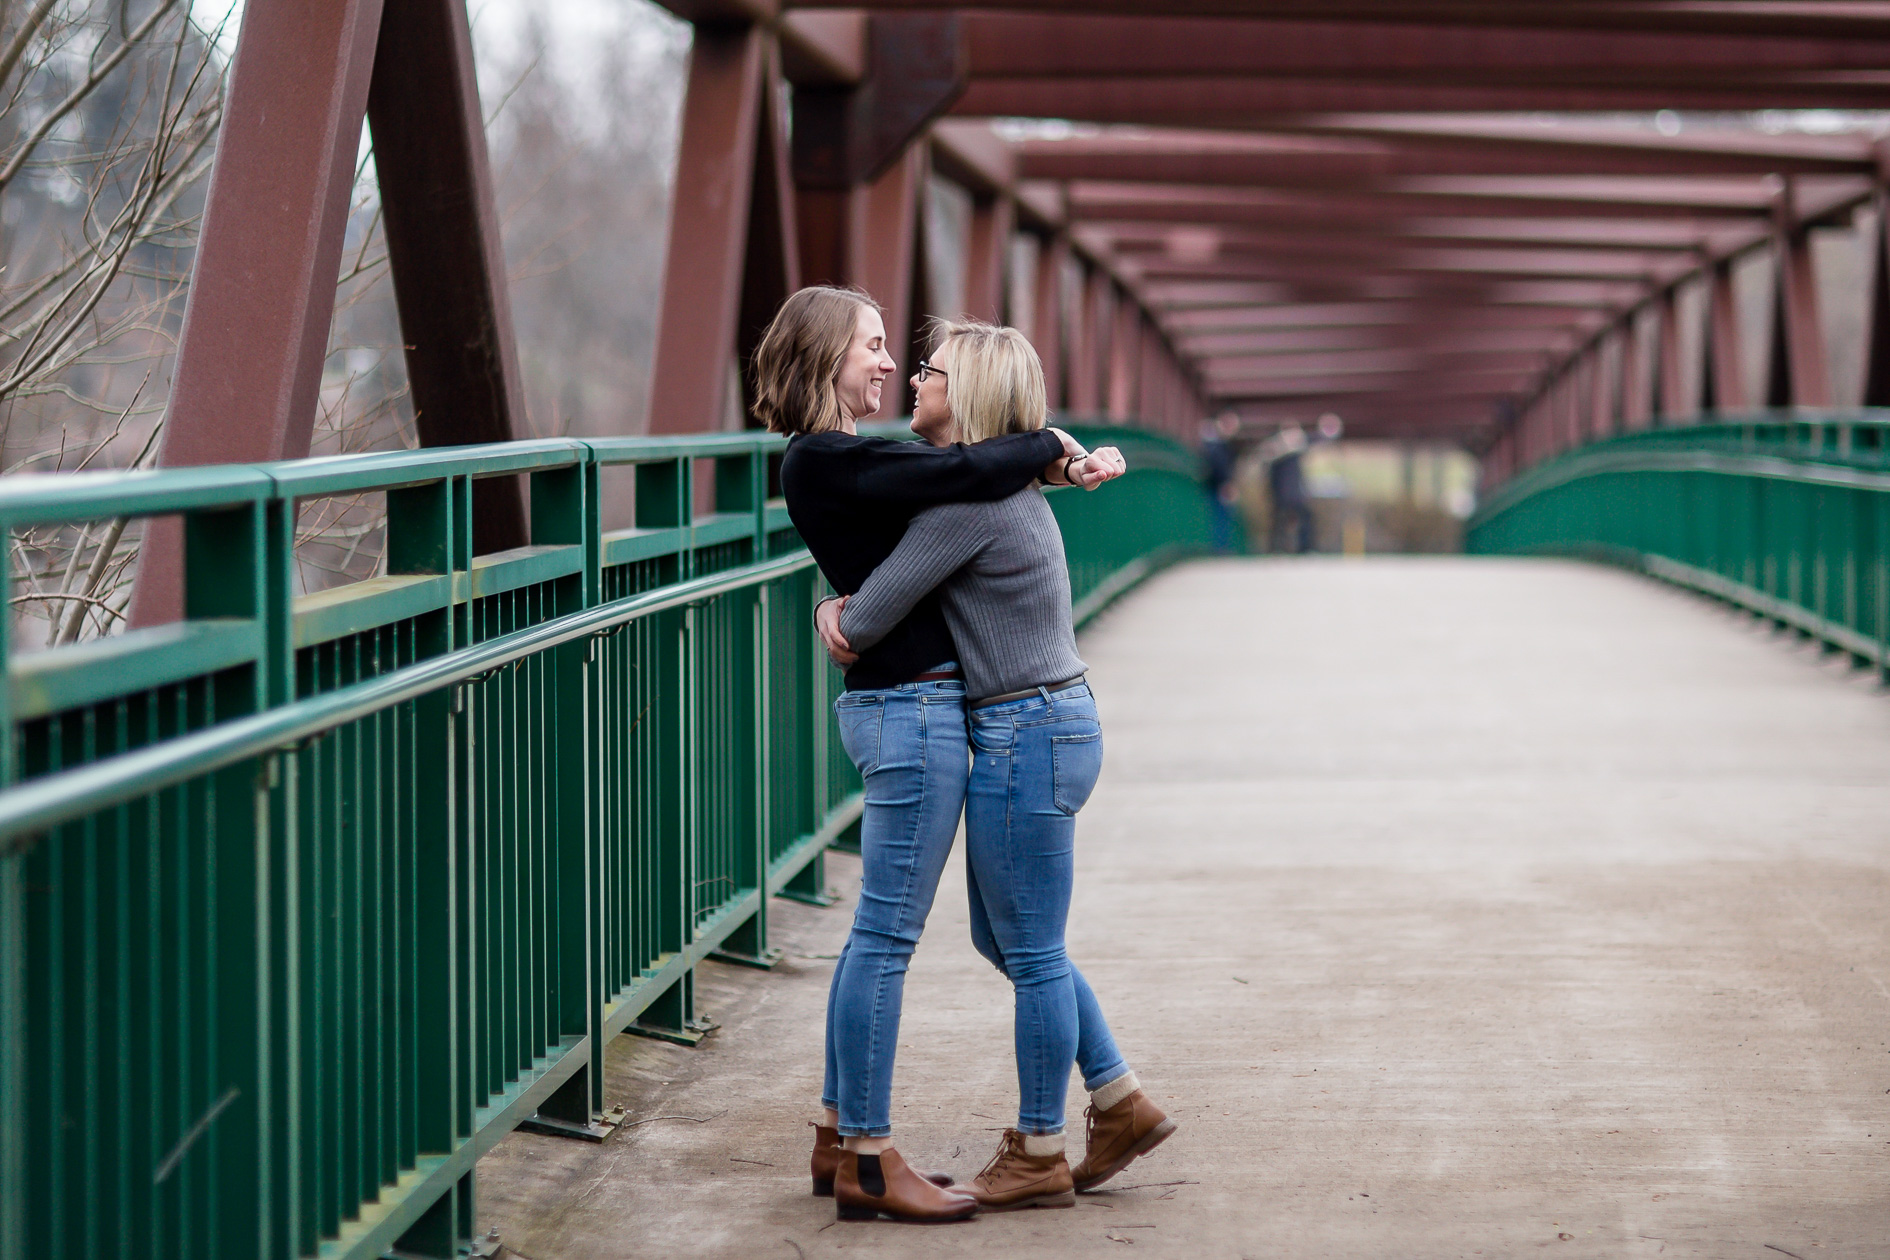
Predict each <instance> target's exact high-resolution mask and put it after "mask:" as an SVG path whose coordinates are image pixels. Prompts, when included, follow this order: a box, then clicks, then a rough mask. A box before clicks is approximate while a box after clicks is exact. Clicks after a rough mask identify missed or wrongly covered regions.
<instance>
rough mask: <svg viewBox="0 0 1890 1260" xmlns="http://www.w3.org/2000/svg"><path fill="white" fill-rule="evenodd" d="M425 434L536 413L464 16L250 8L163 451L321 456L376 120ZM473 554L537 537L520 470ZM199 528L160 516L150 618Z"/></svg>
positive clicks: (179, 460) (425, 437)
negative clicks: (324, 396)
mask: <svg viewBox="0 0 1890 1260" xmlns="http://www.w3.org/2000/svg"><path fill="white" fill-rule="evenodd" d="M370 107H372V112H373V114H374V136H375V142H376V155H377V159H378V161H377V170H378V174H379V178H380V183H381V189H382V201H383V209H384V213H385V218H386V234H387V242H388V252H389V262H390V271H391V273H392V276H393V283H394V291H395V299H396V303H397V305H398V308H399V312H400V318H401V324H402V334H403V340H404V342H405V344H406V348H407V353H406V357H407V367H408V373H409V377H410V380H411V382H412V388H413V398H414V405H415V409H416V413H417V415H416V418H417V421H418V427H419V431H420V437H421V440H422V442H423V443H425V444H428V445H442V444H452V443H461V442H477V441H493V440H502V439H504V438H507V437H510V436H512V435H513V433H514V431H515V428H516V426H517V424H518V422H519V420H520V418H521V417H522V415H523V411H524V407H523V402H522V393H521V390H520V387H519V380H518V367H517V360H516V352H515V350H514V347H513V342H512V336H511V327H510V306H509V303H508V301H507V297H506V285H505V269H504V265H503V251H502V249H501V248H500V243H499V238H498V224H497V217H496V213H495V211H494V208H493V203H492V190H491V182H490V177H489V174H488V172H487V169H486V153H485V133H484V129H483V122H482V115H481V113H480V112H479V101H478V94H477V91H476V87H475V84H474V80H473V65H472V55H471V47H470V40H469V37H468V34H467V30H466V17H465V11H464V9H463V7H461V6H460V5H459V4H457V3H454V2H453V0H390V3H388V4H386V5H385V6H383V5H382V4H381V3H380V0H350V2H344V3H337V4H332V5H324V6H315V7H313V8H309V7H306V6H302V7H298V6H279V5H259V6H254V7H252V8H251V9H250V10H249V11H248V12H247V13H246V14H245V15H244V18H243V23H242V27H241V30H240V32H239V35H238V39H237V48H236V55H235V58H234V62H233V68H232V72H231V81H230V88H229V94H228V97H227V99H226V104H225V110H224V122H223V129H222V134H221V136H220V138H219V141H218V146H217V154H216V158H215V165H214V167H213V171H212V175H211V183H210V193H209V196H208V200H207V203H206V206H205V211H204V222H203V230H202V233H201V235H200V237H199V241H198V247H197V253H196V258H195V261H194V263H193V267H192V283H191V297H190V303H189V306H188V308H187V310H186V313H185V320H184V330H183V334H182V339H181V343H180V345H179V349H178V357H177V365H176V369H175V376H174V380H173V385H172V390H171V399H170V406H169V410H168V415H167V418H166V423H165V433H164V439H163V442H162V444H161V446H160V449H159V452H158V462H159V463H160V464H162V465H166V466H176V465H188V464H207V463H235V462H256V461H265V460H274V459H290V458H296V457H299V456H302V455H306V454H307V453H308V450H309V442H310V438H311V435H312V432H313V428H314V422H315V416H316V410H317V406H318V401H319V394H320V388H321V371H322V364H323V361H324V360H325V358H326V357H327V348H328V339H329V333H330V327H331V323H332V320H333V314H334V303H335V280H336V276H337V274H338V273H339V271H340V263H341V253H342V244H343V239H344V236H345V234H346V228H347V222H348V215H349V209H350V201H351V197H352V193H353V188H354V166H355V155H356V153H357V150H358V147H359V143H360V134H361V125H362V120H363V118H364V117H365V116H366V115H367V114H368V113H369V111H370ZM478 494H479V500H478V501H479V504H480V507H481V512H480V515H479V519H478V523H477V524H476V526H475V536H474V545H475V546H476V547H477V548H479V549H481V550H488V551H490V550H498V549H501V548H504V547H509V546H515V545H518V544H521V543H523V542H524V541H525V523H524V515H523V509H522V502H521V499H520V496H519V493H518V489H517V486H516V483H515V482H514V481H512V480H511V479H500V480H494V481H491V482H488V483H483V484H482V485H481V486H480V487H479V490H478ZM182 571H183V561H182V536H181V532H180V531H179V529H178V527H177V525H176V522H174V521H169V520H160V521H156V522H153V523H152V527H151V530H150V532H149V533H148V534H147V536H146V538H145V541H144V545H143V548H142V552H141V557H140V574H139V579H138V583H137V587H136V589H135V591H134V600H133V606H132V609H131V621H132V623H133V624H134V625H149V624H153V623H156V622H161V621H168V620H172V619H174V618H176V617H178V616H180V615H182V613H183V611H184V609H183V607H182V602H181V601H182V594H181V591H182Z"/></svg>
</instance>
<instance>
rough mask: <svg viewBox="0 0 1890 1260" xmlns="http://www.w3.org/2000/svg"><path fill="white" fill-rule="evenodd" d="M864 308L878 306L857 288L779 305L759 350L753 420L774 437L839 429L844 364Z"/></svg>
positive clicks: (816, 291) (814, 292) (815, 291)
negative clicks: (840, 388)
mask: <svg viewBox="0 0 1890 1260" xmlns="http://www.w3.org/2000/svg"><path fill="white" fill-rule="evenodd" d="M862 309H866V310H874V311H877V310H879V309H880V305H879V303H877V302H875V301H874V300H873V299H872V298H870V297H868V296H867V295H866V294H865V293H862V292H861V291H860V290H858V289H842V288H837V287H834V286H832V285H824V284H820V285H812V286H810V287H808V288H805V289H802V290H801V291H800V292H798V293H796V294H794V295H793V296H792V297H790V298H788V300H787V301H785V302H783V303H781V309H780V310H779V311H777V312H775V316H774V319H773V320H771V321H770V322H769V324H768V329H767V331H766V332H764V333H763V334H762V335H761V344H760V345H759V346H756V347H755V416H756V418H757V419H759V420H760V421H761V422H762V424H764V425H766V426H767V428H768V431H769V432H770V433H826V432H829V431H830V430H833V429H837V428H839V427H840V423H841V419H842V417H841V414H840V394H839V389H838V379H839V376H840V363H841V360H843V359H845V358H846V354H847V349H848V348H849V347H850V346H852V344H853V334H854V333H855V332H856V331H857V330H858V329H859V326H860V311H861V310H862Z"/></svg>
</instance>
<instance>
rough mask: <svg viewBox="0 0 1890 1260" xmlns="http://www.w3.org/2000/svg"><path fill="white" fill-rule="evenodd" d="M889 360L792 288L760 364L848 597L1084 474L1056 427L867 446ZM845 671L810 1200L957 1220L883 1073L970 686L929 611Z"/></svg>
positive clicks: (807, 501)
mask: <svg viewBox="0 0 1890 1260" xmlns="http://www.w3.org/2000/svg"><path fill="white" fill-rule="evenodd" d="M894 366H895V365H894V363H893V361H892V359H891V357H890V356H888V355H887V353H886V329H885V326H884V324H883V323H881V321H880V312H879V307H878V306H877V305H875V304H874V302H873V300H872V299H871V298H869V297H868V296H866V294H864V293H861V292H859V291H858V290H854V289H836V288H827V287H814V288H807V289H802V290H801V291H800V292H798V293H796V294H794V295H793V296H792V297H790V298H789V299H788V300H787V301H786V302H785V303H783V304H782V307H781V310H780V311H779V312H778V313H777V314H776V315H775V318H774V321H773V322H772V323H771V324H770V325H769V326H768V330H767V332H766V333H765V334H764V335H763V337H762V340H761V345H760V347H759V348H758V350H757V351H756V354H755V383H756V399H755V411H756V414H757V415H758V416H759V417H760V418H761V420H762V421H763V422H764V423H765V424H766V425H767V426H768V428H769V429H771V430H773V431H774V432H776V433H786V434H789V435H790V437H789V440H788V448H787V454H786V456H785V457H784V458H783V459H782V463H781V489H782V492H783V493H784V494H785V495H786V497H787V507H788V515H789V516H790V517H792V518H793V521H794V525H795V528H796V529H797V530H799V531H800V535H801V539H802V541H804V542H805V543H806V544H807V546H808V549H809V550H810V551H812V552H813V554H814V559H815V561H816V562H818V563H819V565H820V570H821V572H822V573H823V574H824V575H825V576H826V578H827V581H828V582H830V583H831V584H832V585H833V588H834V589H835V590H837V591H841V592H849V591H854V590H857V589H859V585H860V583H861V582H863V581H865V580H866V576H867V574H869V573H871V572H872V571H873V569H874V567H875V566H876V565H878V564H879V563H880V562H882V561H883V560H885V559H886V557H887V556H889V555H891V554H892V552H893V549H894V548H895V547H896V546H898V544H899V540H900V538H901V537H902V536H903V535H904V534H905V532H906V526H907V524H908V522H910V521H911V519H912V517H913V515H914V514H915V513H916V512H918V511H920V510H921V509H924V508H927V507H930V506H932V505H933V504H938V503H949V502H953V501H959V500H994V499H1003V498H1007V497H1009V496H1010V495H1012V494H1015V493H1016V492H1017V491H1018V490H1020V489H1022V488H1023V487H1025V486H1027V485H1029V484H1031V482H1032V481H1034V480H1036V479H1037V478H1039V477H1050V478H1055V479H1059V480H1067V479H1069V477H1070V475H1071V466H1072V464H1073V463H1075V464H1077V467H1076V468H1075V476H1076V477H1077V479H1078V480H1081V479H1083V477H1084V475H1085V469H1084V468H1083V467H1082V466H1081V465H1080V463H1078V461H1077V458H1076V457H1078V456H1080V455H1082V453H1083V450H1082V447H1081V446H1079V445H1077V443H1076V442H1075V440H1074V439H1072V438H1070V437H1069V436H1068V435H1067V434H1061V433H1058V432H1056V431H1051V432H1045V433H1021V434H1018V435H1015V436H1013V437H1008V438H1004V439H1001V440H999V441H996V442H987V443H985V444H983V445H981V446H977V447H966V446H962V445H960V446H946V447H930V446H923V445H920V444H918V443H914V442H894V441H891V440H889V439H886V438H877V437H863V436H861V435H860V434H859V432H858V431H857V428H856V422H857V421H859V420H861V419H864V418H865V417H867V416H870V415H872V414H873V413H874V412H876V411H878V410H879V405H880V396H881V390H882V388H883V386H884V383H885V380H886V378H887V377H888V376H889V375H891V373H892V372H893V370H894ZM1102 475H1103V474H1102V472H1101V471H1092V472H1090V474H1089V480H1090V481H1091V482H1092V483H1093V482H1094V481H1096V480H1099V479H1100V478H1101V476H1102ZM851 664H852V667H851V668H850V669H848V671H847V679H846V681H847V690H846V694H845V695H843V696H842V697H841V698H840V700H839V702H838V703H837V704H836V705H835V709H836V712H837V715H838V718H839V723H840V731H841V738H842V741H843V742H844V743H845V745H846V750H847V754H848V756H849V757H851V758H852V760H853V763H854V764H855V765H856V766H858V767H859V769H860V773H861V776H862V777H863V778H864V780H865V783H866V805H865V812H864V814H863V815H862V817H861V820H860V854H861V882H860V899H859V903H858V905H857V907H856V908H855V911H854V918H853V930H852V932H851V934H850V935H849V936H848V937H847V943H846V946H845V947H844V948H843V949H842V950H841V951H840V958H839V961H838V962H836V963H835V965H834V973H833V983H832V987H831V990H830V992H829V994H828V1000H827V1035H826V1078H825V1084H824V1085H823V1090H822V1096H821V1105H822V1115H821V1117H820V1119H819V1120H818V1121H816V1122H815V1126H814V1152H813V1156H812V1159H811V1168H812V1173H813V1184H814V1193H815V1194H831V1195H833V1196H834V1197H835V1200H836V1208H837V1210H838V1215H839V1216H840V1217H841V1218H843V1219H849V1220H872V1219H876V1218H878V1217H882V1216H885V1217H891V1218H893V1219H895V1220H907V1221H950V1220H962V1219H964V1218H965V1217H968V1216H970V1215H972V1214H973V1213H975V1212H976V1211H977V1210H978V1204H977V1201H976V1200H975V1199H973V1198H971V1197H970V1196H968V1195H966V1194H964V1193H962V1192H954V1191H953V1190H951V1189H948V1188H947V1187H949V1186H950V1184H951V1178H949V1177H945V1176H942V1175H937V1174H923V1173H919V1172H916V1171H914V1170H913V1169H912V1168H910V1167H908V1166H907V1165H906V1163H905V1162H904V1160H903V1159H901V1158H900V1156H899V1153H898V1151H896V1150H894V1149H893V1147H892V1071H893V1059H894V1051H895V1048H896V1047H897V1045H898V1041H899V1014H900V1003H901V998H902V994H903V991H904V985H905V978H906V966H907V963H908V961H909V960H910V959H911V957H912V950H913V947H914V946H915V945H917V944H918V940H919V934H920V932H922V931H923V930H924V928H925V919H926V916H927V914H928V913H930V911H931V908H932V898H933V896H934V894H935V893H936V892H937V890H938V880H939V875H940V873H941V872H942V871H943V870H944V867H945V859H946V857H947V856H949V854H950V852H951V847H952V840H953V837H954V836H955V835H956V833H957V830H958V818H959V814H960V812H961V811H962V810H963V808H964V801H965V782H966V774H967V768H966V756H965V684H964V680H963V676H962V674H961V673H960V672H959V669H958V666H957V664H956V649H955V648H954V647H953V644H952V636H951V632H950V631H949V630H948V629H947V628H946V626H945V619H944V617H943V616H942V615H941V614H940V612H939V609H938V605H937V602H936V601H928V602H926V603H924V604H922V605H921V606H918V607H915V608H913V609H911V610H909V613H908V614H905V615H902V616H900V617H897V618H894V619H893V623H892V624H891V625H889V626H888V627H887V628H886V630H885V633H884V635H883V636H882V637H881V638H880V639H879V641H878V642H877V643H876V644H875V645H874V647H873V649H872V650H871V651H867V652H863V653H861V654H860V655H859V657H858V658H857V659H856V660H855V661H853V662H852V663H851Z"/></svg>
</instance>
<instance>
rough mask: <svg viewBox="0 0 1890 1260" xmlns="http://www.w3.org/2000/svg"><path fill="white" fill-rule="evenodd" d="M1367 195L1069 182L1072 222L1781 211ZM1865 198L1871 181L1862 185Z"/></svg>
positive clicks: (1662, 193) (1671, 191)
mask: <svg viewBox="0 0 1890 1260" xmlns="http://www.w3.org/2000/svg"><path fill="white" fill-rule="evenodd" d="M1412 183H1413V181H1406V182H1405V183H1404V184H1403V185H1401V186H1400V187H1397V188H1395V189H1372V190H1359V191H1334V190H1303V189H1276V188H1216V187H1200V186H1194V185H1166V184H1115V183H1092V182H1088V181H1081V182H1075V183H1072V184H1070V185H1069V188H1068V212H1069V214H1070V217H1071V218H1072V220H1079V221H1096V222H1111V221H1128V222H1167V223H1201V224H1240V223H1254V224H1259V223H1271V224H1292V225H1299V224H1303V223H1307V222H1313V223H1323V224H1328V225H1331V224H1338V223H1343V222H1347V221H1362V222H1366V223H1379V222H1383V221H1385V220H1387V219H1413V218H1427V219H1428V218H1437V217H1448V216H1470V217H1481V218H1509V219H1516V218H1530V217H1539V218H1550V219H1569V218H1578V217H1582V216H1585V215H1596V216H1601V217H1606V218H1610V219H1640V218H1658V219H1675V218H1679V219H1711V218H1720V219H1726V220H1731V221H1735V222H1738V221H1744V222H1755V221H1758V220H1761V219H1767V218H1769V217H1770V214H1771V208H1772V203H1771V198H1770V197H1769V196H1768V189H1767V187H1766V185H1765V184H1764V183H1763V182H1762V181H1758V180H1752V181H1741V182H1740V184H1739V185H1737V186H1732V187H1728V186H1727V185H1725V184H1724V183H1715V184H1713V185H1710V186H1708V185H1700V186H1694V187H1682V186H1675V184H1665V185H1663V186H1662V187H1659V188H1642V189H1634V188H1630V187H1626V186H1621V187H1617V188H1615V189H1613V190H1612V191H1609V190H1604V189H1597V188H1592V187H1590V188H1583V189H1576V188H1567V189H1564V190H1560V191H1558V190H1556V189H1553V188H1547V187H1542V186H1540V185H1537V186H1535V187H1532V188H1529V189H1527V190H1525V189H1518V188H1512V189H1509V190H1504V191H1499V190H1497V189H1494V188H1488V187H1486V188H1482V189H1478V190H1476V191H1470V190H1465V189H1462V188H1456V189H1451V190H1448V191H1447V190H1445V189H1443V188H1438V187H1435V186H1430V187H1426V186H1418V187H1412V186H1411V185H1412ZM1853 187H1854V188H1855V193H1854V194H1853V195H1854V196H1855V197H1856V198H1857V199H1860V200H1861V199H1862V198H1864V197H1865V196H1867V195H1868V184H1867V183H1865V182H1864V181H1861V180H1860V181H1856V182H1855V183H1854V185H1853Z"/></svg>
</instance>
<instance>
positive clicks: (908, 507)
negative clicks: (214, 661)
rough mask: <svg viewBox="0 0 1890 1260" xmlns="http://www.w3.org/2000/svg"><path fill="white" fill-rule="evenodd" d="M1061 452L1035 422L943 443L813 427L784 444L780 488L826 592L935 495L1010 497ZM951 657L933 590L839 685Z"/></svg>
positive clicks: (881, 680)
mask: <svg viewBox="0 0 1890 1260" xmlns="http://www.w3.org/2000/svg"><path fill="white" fill-rule="evenodd" d="M1062 453H1063V443H1062V442H1061V441H1060V440H1059V439H1058V438H1057V435H1056V434H1054V433H1051V432H1049V431H1048V430H1044V429H1039V430H1038V431H1036V432H1034V433H1012V434H1006V435H1005V436H1003V437H998V438H992V439H991V440H989V441H987V442H980V443H978V444H977V445H976V446H966V445H964V444H963V443H956V444H954V445H951V446H945V447H938V446H932V445H930V444H928V443H925V442H895V441H893V440H891V439H890V438H874V437H859V436H856V435H854V434H851V433H812V434H805V435H802V436H798V437H795V438H794V439H793V440H791V441H790V442H789V443H788V448H787V455H786V456H785V457H784V458H783V459H782V461H781V492H782V493H783V494H785V495H786V496H787V507H788V515H789V516H790V517H792V518H793V520H794V528H795V529H797V530H799V531H800V534H801V541H803V542H805V543H806V544H807V549H808V550H809V551H811V552H813V553H814V561H815V563H817V564H818V565H820V571H821V572H822V573H823V574H825V575H826V578H827V581H828V582H829V583H831V584H832V586H833V589H834V590H836V591H838V592H840V593H841V594H842V595H851V594H853V592H855V591H857V590H859V589H860V587H862V586H864V585H865V584H866V579H867V578H868V577H869V576H871V574H872V572H873V570H874V569H876V568H878V567H879V565H880V563H881V562H882V561H884V560H885V559H886V557H887V556H890V555H891V554H892V553H893V549H894V548H895V547H897V546H898V545H899V540H900V539H901V538H903V537H905V534H906V526H907V525H909V524H911V523H912V518H913V517H914V516H916V515H918V514H919V513H920V512H922V511H924V510H925V509H926V508H928V507H931V506H933V505H934V504H938V503H987V502H995V501H996V500H998V499H1005V498H1009V497H1010V496H1011V495H1013V494H1016V493H1017V492H1018V491H1019V490H1022V489H1023V488H1024V487H1025V486H1027V485H1029V484H1030V483H1031V482H1032V481H1033V480H1034V479H1035V478H1036V477H1037V475H1038V474H1039V473H1041V472H1042V471H1043V470H1044V468H1045V467H1046V466H1047V465H1049V463H1050V462H1051V461H1052V460H1054V459H1056V457H1057V456H1059V455H1061V454H1062ZM956 656H957V651H956V649H955V648H953V646H952V636H951V631H950V630H948V629H946V627H945V614H944V613H943V612H942V611H941V610H940V608H939V602H938V594H937V592H936V591H935V592H933V593H931V594H929V595H927V596H926V597H925V598H924V599H922V600H920V601H919V602H918V603H917V604H916V605H914V607H913V609H912V611H911V612H910V613H908V614H907V615H906V618H905V620H903V621H901V622H900V623H899V624H898V625H897V626H895V627H894V628H893V629H892V631H891V632H890V633H889V634H887V635H886V637H885V638H883V639H881V640H880V641H879V642H878V643H875V644H874V645H873V646H872V647H871V648H868V649H867V650H866V651H864V652H862V653H861V654H860V659H859V660H858V661H857V662H855V663H854V665H853V668H851V669H849V670H848V671H847V687H848V689H850V690H855V691H859V690H867V689H871V688H876V687H892V686H896V685H897V684H899V683H902V682H907V681H910V680H911V678H912V676H913V675H914V674H921V673H924V672H925V671H926V670H928V669H930V668H931V667H932V666H934V665H938V664H941V663H943V662H945V661H949V660H953V659H955V658H956Z"/></svg>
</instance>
